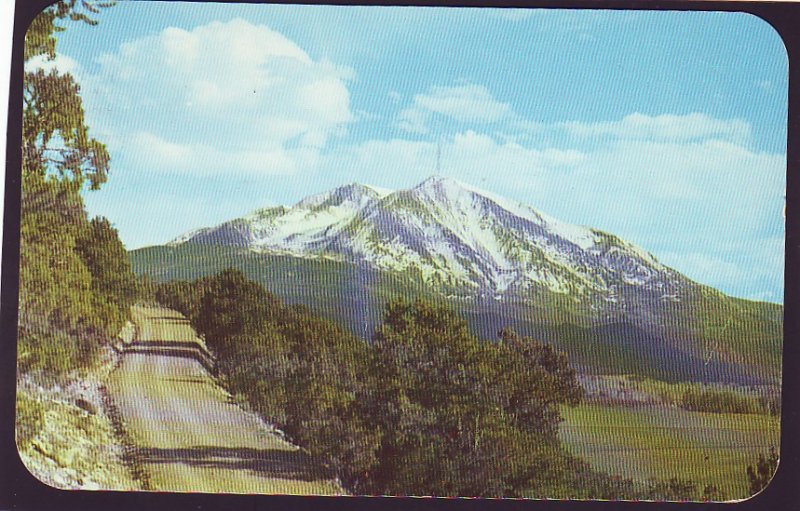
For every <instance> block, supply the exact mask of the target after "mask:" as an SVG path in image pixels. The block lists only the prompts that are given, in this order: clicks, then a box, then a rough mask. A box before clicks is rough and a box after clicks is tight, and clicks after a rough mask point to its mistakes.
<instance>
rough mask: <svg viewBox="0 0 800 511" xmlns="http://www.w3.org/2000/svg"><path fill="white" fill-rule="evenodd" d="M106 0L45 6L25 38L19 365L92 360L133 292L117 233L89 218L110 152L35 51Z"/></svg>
mask: <svg viewBox="0 0 800 511" xmlns="http://www.w3.org/2000/svg"><path fill="white" fill-rule="evenodd" d="M107 5H108V4H92V3H89V2H86V1H83V0H80V1H79V0H67V1H63V2H59V3H57V4H55V5H53V6H51V7H49V8H48V9H45V11H44V12H42V13H41V14H40V15H39V16H37V18H36V19H34V21H33V22H32V24H31V26H30V28H29V30H28V32H27V34H26V37H25V61H26V67H27V69H26V72H25V75H24V87H23V120H22V124H23V126H22V128H23V129H22V183H21V184H22V197H21V198H22V200H21V219H20V287H19V298H20V303H19V343H18V346H19V350H18V351H19V358H18V360H19V368H20V370H22V371H27V370H31V369H43V370H45V371H47V372H48V373H62V372H66V371H68V370H69V369H72V368H75V367H77V366H80V365H85V364H88V363H90V362H91V361H92V359H93V355H94V353H95V352H96V350H97V348H98V347H99V346H100V344H102V342H104V340H105V339H106V338H108V337H110V336H112V335H114V334H115V333H116V329H118V328H119V326H120V325H121V322H122V320H123V319H124V318H125V317H126V316H127V314H128V312H127V309H128V306H129V305H130V302H131V300H132V292H133V290H132V289H131V283H132V279H133V276H132V274H131V271H130V265H129V263H128V262H127V254H126V253H125V250H124V248H123V247H122V244H121V242H120V241H119V238H118V236H117V233H116V231H115V230H114V229H113V228H112V227H111V225H110V224H109V222H108V221H107V220H105V219H94V220H92V221H91V222H90V221H89V218H88V215H87V213H86V211H85V209H84V204H83V198H82V197H81V192H82V190H83V189H84V188H85V187H88V188H90V189H97V188H99V187H100V185H101V184H102V183H103V182H105V180H106V178H107V174H108V169H109V156H108V152H107V150H106V148H105V146H104V145H103V144H102V143H100V142H99V141H97V140H96V139H94V138H92V137H91V136H90V135H89V128H88V126H87V125H86V123H85V120H84V111H83V106H82V101H81V97H80V88H79V86H78V85H77V83H76V82H75V80H74V79H73V78H72V76H70V75H69V74H65V73H59V72H58V71H57V70H52V71H50V72H45V71H43V70H42V69H41V67H38V66H36V65H35V63H34V60H35V59H37V58H38V59H52V58H54V57H55V55H56V44H57V39H56V33H57V32H59V31H62V30H64V29H65V27H66V24H67V23H69V22H74V21H77V22H85V23H89V24H94V23H95V21H94V20H93V19H92V18H91V15H92V14H95V13H97V12H98V8H100V7H104V6H107Z"/></svg>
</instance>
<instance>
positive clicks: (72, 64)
mask: <svg viewBox="0 0 800 511" xmlns="http://www.w3.org/2000/svg"><path fill="white" fill-rule="evenodd" d="M39 69H41V70H43V71H44V72H45V73H49V72H51V71H53V70H56V71H57V72H58V73H59V74H62V75H63V74H67V73H71V74H73V75H75V73H77V72H79V71H80V66H79V65H78V63H77V62H76V61H75V60H74V59H71V58H70V57H68V56H66V55H62V54H56V58H54V59H51V58H50V57H48V56H47V55H36V56H35V57H32V58H31V59H29V60H28V61H27V62H25V71H28V72H35V71H37V70H39ZM76 80H77V78H76Z"/></svg>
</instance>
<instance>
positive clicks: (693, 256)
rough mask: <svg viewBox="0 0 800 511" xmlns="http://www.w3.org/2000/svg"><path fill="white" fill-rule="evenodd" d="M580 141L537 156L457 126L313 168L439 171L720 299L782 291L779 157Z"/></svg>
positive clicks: (351, 172) (637, 141) (379, 174)
mask: <svg viewBox="0 0 800 511" xmlns="http://www.w3.org/2000/svg"><path fill="white" fill-rule="evenodd" d="M721 122H722V121H721ZM709 124H713V123H709ZM548 129H554V127H553V126H551V127H550V128H548ZM579 138H580V137H577V138H576V139H574V140H572V141H570V142H568V143H565V144H564V145H560V146H554V145H548V146H545V147H541V148H536V147H531V146H530V144H528V145H524V144H522V143H518V142H516V141H514V140H510V139H505V140H504V139H503V138H502V137H500V136H493V135H490V134H487V133H482V132H479V131H475V130H465V131H459V132H457V133H455V134H453V135H450V136H447V137H443V138H442V141H441V145H439V143H437V142H432V141H409V140H403V139H393V140H383V141H382V140H371V141H368V142H364V143H361V144H358V145H354V146H348V147H347V148H340V149H339V150H336V151H334V152H333V153H332V154H331V155H330V157H329V158H326V160H325V162H324V163H322V165H323V168H324V173H325V174H326V175H328V176H331V177H333V176H335V179H338V181H341V182H346V181H353V180H358V179H360V180H362V181H366V182H368V183H371V184H375V185H379V186H385V187H388V188H404V187H407V186H410V185H412V184H414V183H416V182H419V181H421V180H422V179H424V178H425V177H427V176H429V175H431V174H433V173H435V172H437V171H438V172H439V173H441V174H443V175H450V176H452V177H455V178H457V179H460V180H462V181H465V182H467V183H471V184H473V185H475V186H478V187H481V188H485V189H487V190H490V191H493V192H495V193H498V194H501V195H504V196H507V197H510V198H512V199H516V200H518V201H520V202H524V203H526V204H529V205H531V206H533V207H535V208H537V209H539V210H541V211H543V212H544V213H547V214H550V215H552V216H554V217H556V218H561V219H563V220H566V221H569V222H572V223H577V224H582V225H588V226H591V227H595V228H599V229H602V230H605V231H608V232H612V233H615V234H617V235H619V236H621V237H622V238H624V239H626V240H628V241H631V242H633V243H636V244H638V245H640V246H642V247H643V248H645V249H646V250H648V251H650V252H653V253H654V254H656V256H657V257H659V258H660V259H662V261H663V262H664V263H665V264H668V265H671V266H674V267H675V268H676V269H678V270H679V271H682V272H685V273H686V274H687V275H688V276H689V277H690V278H693V279H695V280H697V281H699V282H703V283H706V284H710V285H713V286H715V287H717V288H719V289H721V290H723V291H725V292H727V293H732V294H735V295H737V296H753V297H754V296H772V295H774V294H775V293H774V290H775V289H780V288H781V287H782V285H783V264H784V256H783V254H784V252H783V248H782V245H781V244H780V243H779V242H782V239H783V230H784V223H783V217H782V207H783V196H784V194H785V188H786V158H785V155H783V154H777V153H767V152H759V151H755V150H752V149H749V148H747V147H745V146H742V145H738V144H736V143H733V142H730V141H726V140H720V139H717V138H713V137H712V138H708V139H706V140H695V139H691V138H690V139H680V138H677V139H676V138H672V139H669V138H666V139H665V138H658V137H657V136H656V135H653V134H652V133H651V135H650V138H649V139H645V138H635V137H631V138H630V139H616V138H614V139H611V140H606V141H604V142H602V143H599V144H594V143H593V144H581V143H580V140H579ZM439 155H440V163H439V168H438V169H437V160H438V159H439ZM355 176H372V177H371V178H369V179H367V178H364V177H360V178H356V177H355ZM776 240H778V241H776ZM763 293H772V295H766V294H763ZM775 296H776V298H775V299H776V300H779V299H780V297H777V295H775Z"/></svg>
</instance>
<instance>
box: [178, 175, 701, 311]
mask: <svg viewBox="0 0 800 511" xmlns="http://www.w3.org/2000/svg"><path fill="white" fill-rule="evenodd" d="M180 243H195V244H213V245H234V246H240V247H247V248H250V249H252V250H257V251H265V252H277V253H289V254H292V255H297V256H303V257H333V258H336V259H341V260H346V261H350V262H356V263H366V264H368V265H371V266H372V267H374V268H377V269H380V270H385V271H391V272H408V273H410V274H413V275H414V276H416V277H419V278H421V279H422V280H423V281H425V282H427V283H430V284H433V285H438V286H441V287H443V288H446V289H448V290H449V291H448V292H458V293H467V294H472V295H482V296H494V297H500V296H504V295H507V294H509V293H512V294H519V293H528V292H530V291H532V290H536V289H542V288H544V289H546V290H548V291H551V292H555V293H562V294H567V293H568V294H570V295H571V296H575V297H576V299H581V297H582V296H591V297H592V298H593V299H594V300H598V299H599V300H602V301H605V302H611V303H615V302H616V301H617V300H618V298H619V297H620V296H621V295H627V294H629V292H630V291H631V290H634V291H635V292H637V294H640V293H642V292H644V293H646V294H647V296H648V297H650V299H654V300H679V299H680V290H681V288H682V286H683V285H685V284H686V283H687V282H688V281H687V280H686V279H685V277H682V276H681V275H680V274H678V273H677V272H675V271H673V270H671V269H669V268H667V267H665V266H663V265H662V264H660V263H659V262H658V261H657V260H656V259H655V258H654V257H653V256H652V255H650V254H649V253H647V252H646V251H644V250H642V249H640V248H638V247H636V246H634V245H632V244H630V243H627V242H624V241H622V240H620V239H619V238H617V237H616V236H613V235H611V234H607V233H604V232H602V231H598V230H595V229H591V228H588V227H581V226H576V225H571V224H568V223H565V222H561V221H559V220H556V219H554V218H551V217H549V216H547V215H545V214H543V213H541V212H539V211H537V210H535V209H533V208H531V207H529V206H527V205H524V204H520V203H517V202H514V201H510V200H508V199H504V198H502V197H498V196H496V195H494V194H492V193H489V192H485V191H482V190H479V189H477V188H474V187H472V186H469V185H466V184H463V183H461V182H459V181H456V180H454V179H450V178H444V177H438V176H435V177H431V178H428V179H427V180H425V181H423V182H422V183H420V184H418V185H417V186H415V187H413V188H411V189H407V190H397V191H390V190H383V189H379V188H375V187H370V186H366V185H361V184H348V185H345V186H341V187H339V188H336V189H334V190H331V191H329V192H325V193H321V194H319V195H314V196H311V197H307V198H305V199H303V200H302V201H300V202H298V203H297V204H295V205H294V206H292V207H285V206H277V207H270V208H263V209H259V210H256V211H254V212H252V213H250V214H249V215H247V216H245V217H243V218H238V219H235V220H232V221H229V222H226V223H223V224H221V225H219V226H216V227H211V228H206V229H200V230H197V231H194V232H191V233H188V234H185V235H183V236H181V237H179V238H177V239H176V240H174V241H173V242H172V244H180Z"/></svg>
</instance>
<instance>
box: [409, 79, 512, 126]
mask: <svg viewBox="0 0 800 511" xmlns="http://www.w3.org/2000/svg"><path fill="white" fill-rule="evenodd" d="M433 114H439V115H443V116H445V117H447V118H450V119H454V120H456V121H458V122H464V123H492V122H497V121H500V120H502V119H506V118H509V117H510V116H511V115H512V114H513V111H512V109H511V105H510V104H509V103H503V102H500V101H498V100H497V99H495V98H494V96H492V94H491V93H490V92H489V90H488V89H487V88H486V87H484V86H482V85H476V84H470V83H467V84H462V85H456V86H454V87H432V88H431V89H430V91H428V93H426V94H417V95H415V96H414V101H413V102H412V104H411V105H410V106H409V107H407V108H405V109H404V110H402V111H401V112H400V113H399V114H398V117H397V125H398V126H399V127H400V128H402V129H404V130H406V131H410V132H412V133H427V132H428V127H427V123H428V121H429V119H430V118H431V116H432V115H433Z"/></svg>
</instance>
